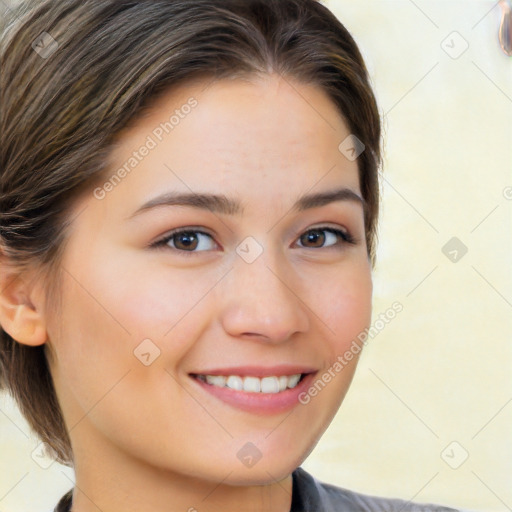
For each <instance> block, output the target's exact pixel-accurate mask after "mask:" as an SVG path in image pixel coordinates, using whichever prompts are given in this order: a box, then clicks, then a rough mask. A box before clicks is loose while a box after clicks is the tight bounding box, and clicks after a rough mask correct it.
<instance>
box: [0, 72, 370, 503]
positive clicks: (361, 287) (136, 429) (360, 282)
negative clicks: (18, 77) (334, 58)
mask: <svg viewBox="0 0 512 512" xmlns="http://www.w3.org/2000/svg"><path fill="white" fill-rule="evenodd" d="M190 97H194V98H195V99H196V100H197V102H198V104H197V106H196V107H195V108H193V109H192V110H191V112H190V113H189V114H188V115H187V116H184V118H183V119H180V122H179V124H178V125H177V126H175V127H174V129H173V130H172V132H170V133H169V134H166V135H165V136H164V137H163V140H162V141H161V142H159V143H158V145H157V147H155V148H154V149H152V150H151V151H150V152H149V154H148V155H147V156H146V157H145V158H144V159H143V160H142V161H141V162H140V163H138V165H137V166H136V167H135V168H134V169H133V170H132V171H131V172H130V173H129V174H128V175H127V176H126V177H125V178H124V179H123V180H122V181H121V183H119V184H117V185H116V186H115V187H114V188H113V190H111V191H110V192H108V193H107V194H106V195H105V197H104V198H103V199H97V198H96V197H95V196H94V194H93V193H92V191H89V192H88V193H87V194H85V195H84V196H83V197H81V198H80V199H79V200H78V201H77V202H76V204H75V205H74V208H73V212H70V215H72V217H73V218H74V220H73V224H72V226H71V231H70V238H69V241H68V244H67V246H66V249H65V253H64V257H63V262H62V264H63V267H64V269H65V271H64V274H63V282H62V288H61V291H62V309H61V311H59V312H58V313H57V312H55V311H47V310H46V308H45V300H44V293H43V289H42V288H41V287H40V284H39V282H38V281H37V280H36V281H35V282H32V281H31V280H29V279H24V280H20V284H19V288H15V286H14V285H13V286H11V287H10V288H9V291H5V292H4V297H3V304H4V307H3V308H2V317H0V320H1V321H2V325H3V327H4V328H5V329H6V330H7V332H9V333H10V334H11V335H12V336H13V337H15V339H17V340H18V341H20V342H21V343H26V344H32V345H37V344H42V343H48V344H49V345H50V346H51V349H52V353H53V358H52V360H51V372H52V375H53V378H54V382H55V387H56V391H57V395H58V398H59V401H60V403H61V407H62V410H63V414H64V418H65V421H66V425H67V427H68V429H69V431H70V437H71V441H72V447H73V451H74V455H75V472H76V487H75V493H74V505H73V511H74V512H92V511H94V512H97V510H98V509H101V510H102V511H103V512H118V511H120V510H123V511H124V512H131V511H133V512H135V511H141V510H144V511H147V512H163V511H165V512H174V511H187V510H193V509H196V510H197V511H199V512H202V511H211V512H216V511H223V512H226V511H231V510H233V511H234V510H237V511H241V510H247V511H249V510H254V511H256V510H268V511H272V512H285V511H288V510H289V509H290V505H291V493H292V477H291V472H292V471H293V470H294V469H295V468H296V467H297V466H299V465H300V464H301V463H302V461H303V460H304V459H305V458H306V457H307V455H308V454H309V453H310V452H311V450H312V449H313V447H314V446H315V444H316V443H317V442H318V440H319V438H320V437H321V435H322V434H323V432H324V431H325V430H326V428H327V427H328V425H329V423H330V422H331V420H332V418H333V416H334V414H335V413H336V411H337V410H338V407H339V406H340V404H341V402H342V400H343V398H344V396H345V393H346V392H347V390H348V387H349V385H350V382H351V380H352V377H353V374H354V371H355V367H356V364H357V356H355V357H354V359H353V360H352V361H351V362H350V363H349V364H348V365H347V366H346V367H344V368H343V370H342V371H341V372H339V373H338V374H337V375H336V377H335V378H334V379H332V380H331V382H330V383H329V384H328V385H327V386H325V388H324V389H323V390H322V391H321V392H320V393H319V394H318V395H317V396H316V397H314V398H313V399H311V401H310V402H309V403H308V404H307V405H302V404H297V405H296V406H295V407H294V408H293V409H292V410H291V411H287V412H285V413H278V414H270V415H269V414H254V413H251V412H246V411H241V410H239V409H237V408H234V407H233V406H231V405H228V404H226V403H224V402H222V401H220V400H219V399H217V398H216V397H213V396H211V395H210V394H209V393H206V392H204V391H203V390H201V389H200V388H199V387H198V386H197V384H196V383H195V382H194V381H193V380H192V379H191V377H190V376H189V373H190V372H197V373H201V371H200V370H201V369H212V368H216V367H217V368H218V367H226V366H240V365H250V364H253V365H254V364H259V365H262V366H271V365H276V364H282V363H293V364H304V365H308V366H312V367H314V368H315V369H317V370H318V376H321V375H322V374H323V373H324V372H325V371H326V370H327V369H328V368H329V367H330V366H331V365H332V364H333V362H334V361H335V360H336V358H337V356H340V355H342V354H343V353H344V352H345V351H346V350H347V349H348V348H349V347H350V344H351V342H352V340H354V338H356V336H357V335H358V333H360V332H361V331H363V330H364V329H365V328H366V327H368V326H369V324H370V320H371V294H372V279H371V266H370V262H369V260H368V255H367V247H366V243H365V238H364V216H363V209H362V207H361V205H360V204H359V203H358V202H356V201H337V202H333V203H330V204H328V205H324V206H321V207H317V208H311V209H308V210H305V211H302V212H293V211H292V210H291V208H292V205H293V204H294V202H295V201H296V200H297V199H298V197H299V196H301V195H302V194H305V193H313V192H321V191H329V190H333V189H337V188H340V186H345V187H347V188H349V189H351V190H352V191H354V192H356V193H357V194H358V195H361V191H360V187H359V178H358V172H357V161H350V160H348V159H347V158H345V157H344V155H343V154H342V153H341V152H340V151H339V150H338V145H339V144H340V142H341V141H343V140H344V139H345V138H346V137H347V136H348V135H349V133H350V132H349V130H348V128H347V126H346V125H345V123H344V122H343V120H342V118H341V116H340V115H339V113H338V111H337V110H336V107H335V106H334V104H333V103H332V102H331V101H330V99H329V98H328V97H327V96H326V95H325V93H324V92H323V91H322V90H321V89H319V88H317V87H314V86H311V85H305V84H300V83H295V82H291V81H290V80H284V79H282V78H280V77H278V76H275V75H268V76H265V77H264V78H259V79H256V78H254V79H251V81H246V80H241V79H236V80H229V81H227V80H224V81H221V82H213V83H209V84H206V83H204V82H203V83H194V84H188V85H187V86H182V87H180V88H176V89H173V90H172V91H171V92H170V93H167V94H166V95H164V96H163V97H161V98H160V99H159V100H158V102H157V103H156V104H155V105H154V108H153V109H152V110H151V111H150V112H148V113H147V114H146V115H145V116H144V117H142V118H140V119H138V120H137V121H136V122H135V123H134V124H133V125H132V126H131V127H129V128H128V129H126V130H125V131H124V132H123V133H121V134H120V137H119V144H118V146H117V147H116V148H115V150H114V151H113V153H112V155H111V162H110V168H109V169H110V170H109V172H108V173H107V178H108V177H110V176H111V175H112V174H113V173H114V172H115V171H116V170H117V169H118V168H119V167H121V166H122V165H123V164H124V163H125V162H126V161H127V160H128V159H129V158H130V156H131V155H132V153H133V151H135V150H138V148H140V147H141V146H142V145H143V144H144V142H145V141H146V140H147V137H148V135H150V134H151V133H152V132H153V130H154V129H155V128H156V127H157V126H159V124H160V123H161V122H164V121H167V120H168V119H169V116H170V114H172V112H173V111H174V110H175V109H177V108H178V109H179V108H180V107H181V106H182V105H184V104H185V103H186V102H187V100H188V99H189V98H190ZM153 138H154V137H153ZM172 190H179V191H182V192H190V191H194V192H210V193H218V194H225V195H226V196H227V197H230V198H237V199H240V201H241V202H242V204H243V206H244V213H243V215H240V216H236V215H225V214H219V213H212V212H211V211H207V210H200V209H196V208H192V207H182V206H163V207H158V208H154V209H152V210H148V211H145V212H143V213H140V214H139V215H136V216H135V217H133V218H129V217H130V216H131V215H132V214H134V212H135V211H136V210H137V209H138V208H139V207H140V206H141V205H142V204H143V203H145V202H146V201H148V200H150V199H152V198H154V197H155V196H157V195H159V194H161V193H162V192H166V191H172ZM190 226H194V228H196V229H200V230H202V231H205V232H207V233H208V234H210V235H211V237H209V236H206V235H200V243H199V245H197V246H194V247H195V248H194V249H192V250H193V251H195V253H194V254H184V253H185V250H183V244H181V245H180V242H182V238H181V239H180V238H179V237H178V238H176V237H175V238H174V239H173V240H172V241H169V243H168V245H167V248H151V247H150V244H151V243H152V242H155V241H157V240H159V239H162V238H164V236H165V235H166V234H167V233H169V231H171V230H172V229H175V228H182V227H185V228H187V227H190ZM324 226H327V227H332V228H337V229H341V230H344V231H348V232H349V233H350V234H351V235H352V236H353V237H354V238H356V243H355V244H349V243H347V242H344V241H343V239H341V238H340V237H338V236H336V235H332V234H329V233H328V232H325V231H322V232H320V241H319V242H316V243H315V242H308V239H307V238H305V237H303V236H302V235H304V234H305V233H307V232H308V231H309V230H312V229H313V228H318V227H324ZM322 235H325V236H324V237H323V238H322ZM248 236H251V237H253V238H254V239H255V240H257V242H258V243H259V244H260V246H261V247H262V249H263V252H262V254H261V255H260V256H259V257H258V258H256V260H255V261H254V262H252V263H250V264H248V263H247V262H246V261H244V260H243V259H242V258H241V257H240V256H239V255H238V254H237V252H236V248H237V246H238V244H240V242H242V241H243V240H244V239H245V238H246V237H248ZM173 244H175V245H174V246H173ZM173 247H181V248H182V250H181V252H180V250H179V249H177V248H174V249H173ZM28 283H30V287H29V286H28ZM16 286H18V285H16ZM22 286H24V287H22ZM9 300H10V301H11V302H10V304H9V307H10V308H11V309H10V310H9V311H11V312H10V313H9V312H8V309H7V307H6V306H5V305H6V304H8V301H9ZM148 338H149V339H151V340H152V342H153V343H154V344H155V345H156V346H157V347H158V349H159V350H160V355H159V357H158V358H156V359H155V360H154V362H152V364H150V365H149V366H145V365H144V364H142V363H141V362H140V361H139V359H137V358H136V357H135V356H134V350H135V349H136V348H137V347H138V346H139V344H140V343H141V342H142V340H144V339H148ZM247 442H251V443H253V444H254V445H256V446H257V447H258V449H259V450H260V452H261V454H262V457H261V459H260V460H259V461H258V462H257V464H255V465H254V466H253V467H250V468H249V467H246V466H245V465H244V464H242V463H241V462H240V460H239V459H238V457H237V452H238V451H239V450H240V448H241V447H242V446H244V445H245V443H247Z"/></svg>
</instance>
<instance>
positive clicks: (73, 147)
mask: <svg viewBox="0 0 512 512" xmlns="http://www.w3.org/2000/svg"><path fill="white" fill-rule="evenodd" d="M0 28H1V29H2V33H1V37H0V69H1V74H0V137H1V140H0V142H1V143H0V253H3V254H4V255H5V256H6V258H7V260H8V261H9V262H10V263H12V264H13V265H14V266H15V267H16V268H19V269H26V268H27V269H28V268H36V269H38V270H39V271H40V274H39V275H40V276H41V278H42V279H44V281H43V282H45V283H46V293H47V296H48V301H49V302H51V303H52V304H53V303H55V304H56V301H54V299H55V298H56V296H57V293H56V291H57V289H58V286H57V285H58V282H59V276H60V274H59V259H60V256H61V254H62V252H63V249H64V247H65V241H66V239H67V228H68V226H69V225H70V224H71V222H72V219H69V214H68V212H69V208H70V206H71V205H72V204H73V201H74V200H76V198H77V197H78V195H79V194H81V193H82V192H84V191H86V190H90V189H91V187H92V185H93V184H94V183H96V182H98V181H99V180H101V179H102V178H103V176H104V174H105V172H106V171H108V169H107V168H106V162H107V157H108V155H109V151H110V150H111V149H112V147H113V146H112V144H113V142H114V138H115V136H116V134H118V133H119V132H120V131H121V130H122V129H123V128H126V126H127V125H128V124H129V123H132V122H133V121H134V120H136V119H137V117H138V116H140V115H141V114H142V112H143V111H144V109H146V108H149V107H150V106H151V103H152V102H153V101H155V99H156V98H157V97H158V96H159V95H161V94H163V93H165V92H166V91H168V90H169V88H172V87H175V86H176V85H178V84H180V85H182V84H184V83H186V82H190V81H192V80H194V79H200V78H201V77H208V78H209V79H212V80H220V79H222V78H233V77H236V76H244V77H250V76H251V75H254V74H264V73H269V72H276V73H279V74H280V75H281V76H283V77H287V78H290V79H293V80H296V81H299V82H301V83H305V84H312V85H317V86H319V87H320V88H321V89H322V90H323V91H324V92H326V93H327V94H328V96H329V97H330V98H331V100H332V101H333V102H334V104H335V105H336V106H337V107H338V109H339V113H340V115H341V116H342V117H343V118H344V120H345V122H346V124H347V126H348V127H349V129H350V132H351V133H352V134H354V135H355V136H356V137H357V138H358V139H360V140H361V141H362V142H363V144H364V145H365V150H364V151H363V153H361V155H360V156H359V157H358V159H357V161H358V166H359V178H360V186H361V192H362V195H363V198H364V199H365V202H366V210H365V230H366V241H367V245H368V256H369V258H370V260H371V263H372V266H374V263H375V243H376V229H377V216H378V210H379V182H378V170H379V168H380V165H381V150H380V136H381V125H380V117H379V112H378V108H377V104H376V100H375V98H374V95H373V92H372V88H371V85H370V81H369V77H368V73H367V69H366V67H365V64H364V62H363V59H362V57H361V54H360V52H359V50H358V48H357V45H356V43H355V42H354V40H353V38H352V37H351V35H350V34H349V32H348V31H347V30H346V29H345V27H344V26H343V25H342V24H341V23H340V22H339V21H338V19H337V18H336V17H335V16H334V15H333V14H332V13H331V12H330V11H329V10H328V9H327V8H326V7H325V6H324V5H322V4H321V3H319V2H318V1H316V0H152V1H149V0H45V1H39V2H26V3H25V4H22V6H21V8H19V9H18V10H15V11H14V12H13V13H12V16H11V17H9V18H7V20H6V21H4V27H0ZM41 39H42V40H43V43H42V44H40V45H39V46H38V44H37V41H38V40H39V41H40V40H41ZM340 142H341V141H340ZM54 311H55V310H54ZM49 350H51V348H50V349H49V348H48V344H44V345H43V346H37V347H30V346H26V345H22V344H21V343H18V342H16V341H15V340H13V339H12V338H11V337H10V336H9V335H8V334H7V333H6V332H5V331H3V330H1V329H0V378H1V380H2V384H3V386H4V387H7V388H8V389H9V391H10V392H11V394H12V395H13V397H14V398H15V399H16V401H17V403H18V405H19V407H20V410H21V412H22V413H23V414H24V416H25V418H26V419H27V421H28V423H29V425H30V426H31V428H32V429H33V430H34V431H35V432H36V433H37V434H38V435H39V437H40V438H41V439H42V441H43V442H44V443H45V444H46V446H47V447H48V449H49V451H50V453H51V455H53V456H54V457H55V458H56V459H57V460H59V461H60V462H62V463H64V464H67V465H72V461H73V455H72V451H71V445H70V440H69V436H68V433H67V431H66V428H65V425H64V420H63V417H62V413H61V410H60V408H59V404H58V400H57V397H56V394H55V390H54V387H53V383H52V378H51V375H50V372H49V369H48V364H47V356H49V355H51V354H49V353H48V351H49Z"/></svg>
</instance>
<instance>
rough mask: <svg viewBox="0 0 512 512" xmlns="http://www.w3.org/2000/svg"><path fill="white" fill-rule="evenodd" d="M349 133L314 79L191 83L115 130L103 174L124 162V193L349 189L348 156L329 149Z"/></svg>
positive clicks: (354, 181) (353, 181) (353, 176)
mask: <svg viewBox="0 0 512 512" xmlns="http://www.w3.org/2000/svg"><path fill="white" fill-rule="evenodd" d="M349 134H350V133H349V131H348V128H347V126H346V125H345V123H344V121H343V119H342V116H341V115H340V114H339V112H338V110H337V108H336V106H335V104H334V103H333V102H332V101H331V100H330V98H329V97H328V96H327V95H326V93H325V92H324V91H323V90H322V89H320V88H319V87H318V86H314V85H306V84H302V83H297V82H292V81H291V80H289V79H284V78H282V77H278V76H276V75H269V76H266V77H264V78H258V79H253V80H251V81H248V80H243V79H230V80H222V81H216V82H211V81H210V82H197V83H191V84H187V85H183V86H180V87H178V88H174V89H172V90H171V91H169V92H168V93H166V94H164V95H163V96H161V97H160V98H159V99H158V100H157V101H156V102H154V104H153V105H152V106H151V108H150V109H148V110H147V111H146V112H145V114H144V115H143V116H142V117H140V118H138V119H137V120H136V121H135V122H134V123H133V124H132V125H131V126H130V127H129V128H128V129H125V130H124V131H123V132H121V133H120V134H119V135H118V137H117V147H116V148H115V149H114V151H113V152H112V154H111V158H110V162H109V164H110V165H109V173H110V174H108V173H107V174H106V176H107V178H108V176H109V175H113V174H115V173H116V171H117V170H119V169H122V168H124V170H125V172H122V174H123V181H126V182H127V183H126V184H124V183H123V189H124V193H126V194H131V195H137V196H138V197H144V198H146V197H147V196H150V195H151V194H154V193H156V192H162V189H163V188H167V189H179V190H183V191H185V190H187V191H189V192H190V191H199V190H201V191H205V188H206V186H207V185H208V188H212V187H214V188H216V189H219V188H220V189H222V190H223V191H224V192H226V193H228V194H229V192H230V191H231V192H233V193H236V195H240V194H248V195H250V196H252V197H254V198H257V196H258V193H259V192H260V193H261V194H262V195H264V196H265V197H267V199H268V197H269V194H270V195H274V196H275V199H276V200H278V199H279V200H283V198H284V197H285V196H286V195H287V194H289V195H293V196H294V198H295V197H296V196H298V195H299V194H301V193H304V192H305V191H306V190H308V189H311V188H313V187H315V186H316V185H317V184H320V182H321V184H320V187H321V189H322V190H325V189H326V188H328V187H330V186H332V187H339V185H340V184H341V185H345V186H349V187H351V188H352V189H353V190H358V189H359V180H358V172H357V163H356V162H355V161H350V160H348V159H347V158H345V156H344V155H343V154H342V153H341V152H340V151H339V149H338V146H339V145H340V143H341V142H342V141H343V140H344V139H346V137H347V136H349ZM116 195H117V194H116ZM112 199H114V198H113V197H112Z"/></svg>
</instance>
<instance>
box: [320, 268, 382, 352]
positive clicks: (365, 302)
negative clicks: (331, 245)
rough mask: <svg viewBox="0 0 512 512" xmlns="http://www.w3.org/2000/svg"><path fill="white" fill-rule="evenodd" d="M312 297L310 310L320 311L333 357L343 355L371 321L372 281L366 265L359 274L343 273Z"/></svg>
mask: <svg viewBox="0 0 512 512" xmlns="http://www.w3.org/2000/svg"><path fill="white" fill-rule="evenodd" d="M310 297H311V301H312V303H313V301H314V306H312V307H311V308H312V309H313V310H314V311H315V312H318V313H317V314H318V316H319V318H320V319H321V320H322V322H323V325H324V327H325V329H326V333H327V336H328V338H329V339H330V340H331V343H330V345H331V349H332V351H333V352H335V354H334V353H332V354H331V356H333V357H336V356H337V355H339V354H341V353H343V352H344V351H345V350H346V348H347V346H349V345H350V343H351V342H352V340H353V339H355V338H356V337H357V335H358V334H359V333H361V332H362V331H364V330H365V329H366V328H367V327H368V326H369V324H370V322H371V314H372V280H371V273H370V271H365V269H364V266H363V268H362V269H361V270H360V271H354V272H347V273H345V274H344V273H343V272H342V273H340V275H339V276H338V278H337V279H331V280H330V281H329V282H327V284H326V285H325V286H323V287H322V289H321V290H317V291H316V292H315V294H310Z"/></svg>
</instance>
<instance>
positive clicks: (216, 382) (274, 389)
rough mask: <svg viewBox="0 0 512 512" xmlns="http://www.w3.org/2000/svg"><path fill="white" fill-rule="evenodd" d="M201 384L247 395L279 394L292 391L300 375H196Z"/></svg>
mask: <svg viewBox="0 0 512 512" xmlns="http://www.w3.org/2000/svg"><path fill="white" fill-rule="evenodd" d="M198 378H199V379H200V380H202V381H203V382H207V383H208V384H211V385H212V386H217V387H220V388H224V387H227V388H230V389H235V390H236V391H242V390H243V391H246V392H248V393H280V392H282V391H285V390H286V389H292V388H294V387H295V386H297V384H298V383H299V380H300V378H301V374H300V373H297V374H295V375H281V376H280V377H263V378H262V379H260V378H258V377H249V376H247V377H243V378H242V377H240V376H238V375H229V376H224V375H198Z"/></svg>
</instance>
